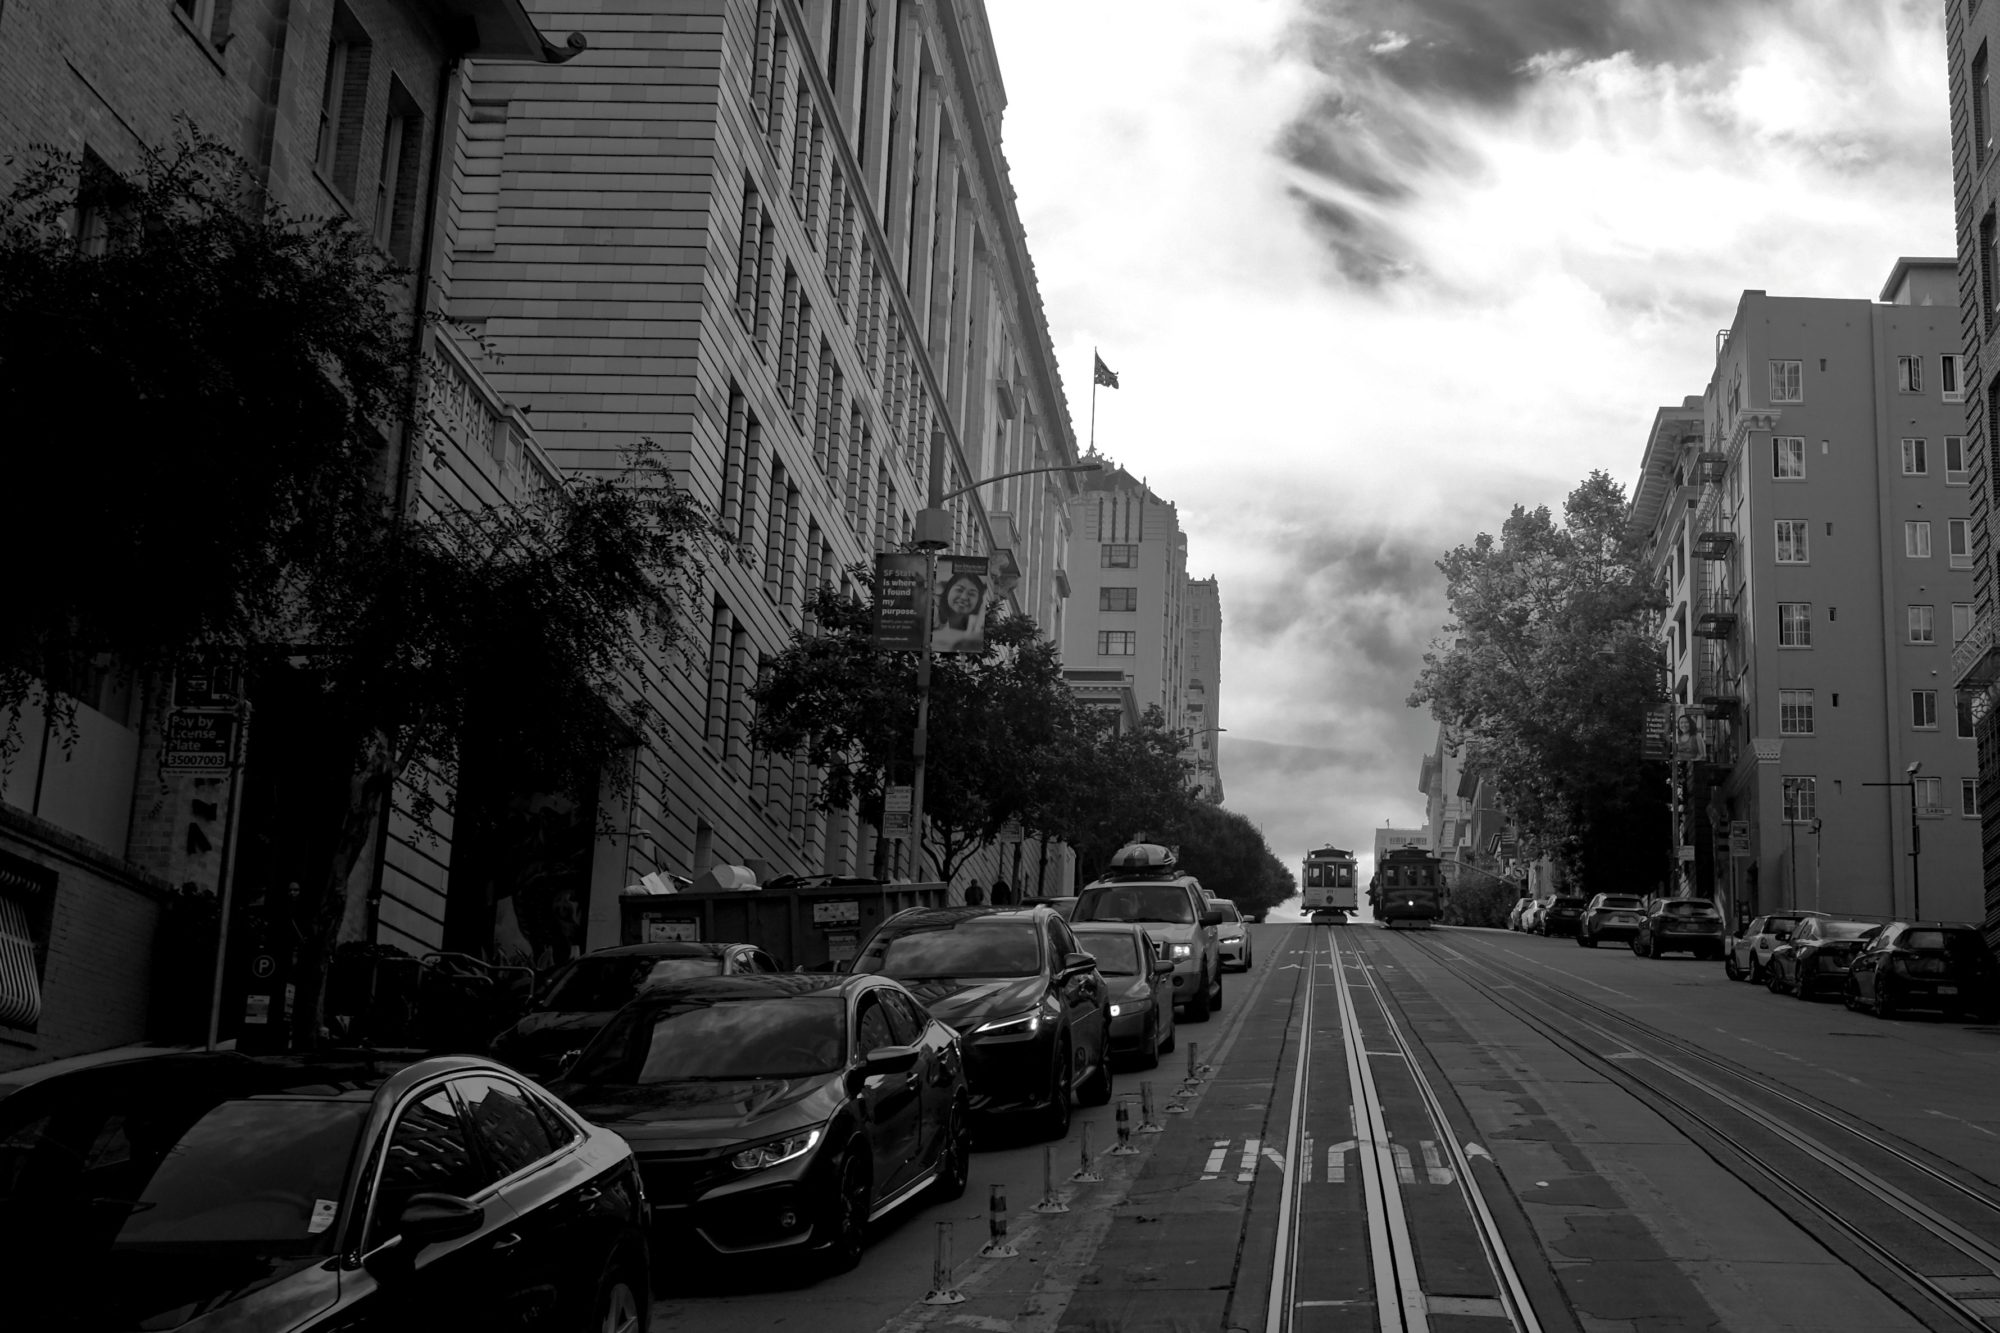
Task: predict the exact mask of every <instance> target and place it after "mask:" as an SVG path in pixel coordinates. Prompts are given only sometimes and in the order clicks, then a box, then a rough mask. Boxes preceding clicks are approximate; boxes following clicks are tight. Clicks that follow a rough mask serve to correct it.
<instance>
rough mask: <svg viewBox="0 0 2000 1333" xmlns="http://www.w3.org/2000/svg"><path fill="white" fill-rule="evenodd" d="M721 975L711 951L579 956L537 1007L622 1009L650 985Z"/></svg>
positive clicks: (574, 1010) (566, 1010)
mask: <svg viewBox="0 0 2000 1333" xmlns="http://www.w3.org/2000/svg"><path fill="white" fill-rule="evenodd" d="M721 975H722V960H721V959H720V958H718V957H716V956H715V955H713V954H696V955H694V956H693V957H684V958H658V957H649V956H647V955H644V954H637V955H635V954H618V955H614V956H609V957H598V958H579V959H577V960H576V961H575V962H574V963H571V964H570V965H569V967H568V968H567V969H565V970H564V971H563V973H562V975H561V976H558V977H557V978H556V980H555V984H554V985H552V986H550V987H549V993H548V994H547V995H544V996H543V997H542V1001H541V1003H540V1005H538V1006H537V1007H538V1008H540V1009H543V1010H553V1011H559V1012H564V1013H586V1012H592V1013H594V1012H600V1011H603V1010H607V1009H623V1008H624V1007H625V1002H626V1001H627V1000H629V999H631V998H632V997H633V996H634V995H637V994H638V993H639V992H640V991H642V990H645V989H646V988H647V987H649V986H658V985H660V984H661V983H663V982H668V981H692V980H695V979H696V978H699V977H719V976H721Z"/></svg>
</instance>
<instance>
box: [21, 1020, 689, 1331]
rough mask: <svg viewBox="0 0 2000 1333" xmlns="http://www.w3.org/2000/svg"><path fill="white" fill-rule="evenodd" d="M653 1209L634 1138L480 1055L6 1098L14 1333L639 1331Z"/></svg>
mask: <svg viewBox="0 0 2000 1333" xmlns="http://www.w3.org/2000/svg"><path fill="white" fill-rule="evenodd" d="M645 1207H646V1205H645V1195H644V1192H643V1190H642V1188H641V1185H640V1180H639V1175H638V1172H637V1170H636V1169H635V1166H634V1163H633V1159H632V1153H631V1150H630V1149H628V1148H627V1147H626V1146H625V1144H624V1141H623V1140H621V1139H620V1138H619V1137H618V1136H617V1135H616V1134H612V1133H609V1132H607V1131H604V1130H601V1129H597V1128H594V1127H593V1126H592V1125H590V1123H589V1122H588V1121H585V1120H583V1119H582V1118H580V1117H579V1116H578V1115H577V1114H576V1113H575V1112H574V1111H572V1110H571V1109H570V1108H568V1107H567V1106H564V1105H563V1104H561V1103H560V1102H558V1101H557V1100H555V1099H554V1098H552V1097H551V1096H549V1094H548V1093H546V1092H544V1091H543V1090H542V1089H540V1088H538V1087H536V1086H534V1085H533V1084H530V1083H527V1082H525V1081H523V1080H522V1079H521V1078H520V1076H519V1075H517V1074H515V1073H514V1072H513V1071H512V1070H510V1069H507V1068H504V1067H503V1066H501V1065H498V1064H495V1063H493V1062H491V1061H488V1060H483V1059H478V1058H474V1057H461V1056H449V1057H443V1058H434V1059H427V1060H418V1061H414V1062H412V1061H410V1060H407V1059H389V1058H386V1057H381V1056H377V1055H373V1054H361V1055H356V1056H353V1057H347V1058H344V1057H336V1056H316V1057H296V1058H294V1057H279V1056H271V1057H252V1056H247V1055H240V1054H237V1053H235V1052H229V1051H224V1052H208V1053H187V1054H175V1055H158V1056H148V1057H144V1058H140V1059H131V1060H110V1061H106V1062H104V1063H101V1064H91V1065H87V1066H85V1067H82V1068H70V1069H64V1070H62V1071H60V1072H53V1073H47V1074H42V1075H39V1076H38V1075H37V1073H36V1071H35V1070H34V1069H32V1068H31V1069H27V1070H22V1071H19V1072H18V1073H16V1074H13V1075H9V1076H7V1077H6V1078H5V1079H0V1271H4V1272H5V1274H6V1278H5V1281H6V1291H7V1297H6V1300H7V1318H8V1321H9V1327H11V1328H18V1329H22V1330H28V1329H49V1330H66V1331H67V1330H75V1331H76V1333H97V1331H98V1330H103V1331H105V1333H109V1331H110V1330H119V1331H120V1333H124V1331H126V1330H131V1329H141V1328H145V1329H173V1328H178V1327H180V1326H182V1325H184V1324H191V1323H198V1324H199V1326H200V1327H202V1328H204V1329H221V1328H227V1329H231V1330H265V1329H270V1330H277V1329H282V1330H286V1333H312V1331H314V1330H333V1329H336V1328H338V1329H341V1330H361V1329H370V1330H376V1329H380V1330H392V1329H408V1328H513V1329H534V1330H549V1331H550V1333H571V1330H575V1329H579V1328H590V1329H593V1330H596V1329H606V1330H619V1331H620V1333H639V1330H642V1329H644V1328H645V1326H646V1324H647V1321H648V1319H649V1315H650V1302H649V1294H648V1283H649V1280H650V1277H649V1274H650V1268H649V1262H650V1257H649V1253H648V1248H647V1246H648V1236H647V1232H646V1227H645Z"/></svg>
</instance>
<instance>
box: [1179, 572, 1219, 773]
mask: <svg viewBox="0 0 2000 1333" xmlns="http://www.w3.org/2000/svg"><path fill="white" fill-rule="evenodd" d="M1187 595H1188V603H1187V618H1186V621H1185V624H1186V631H1185V632H1186V636H1187V644H1186V648H1185V650H1184V655H1185V657H1186V659H1187V663H1188V683H1187V702H1186V703H1185V705H1184V706H1183V712H1182V717H1183V721H1182V723H1181V725H1182V726H1183V727H1184V728H1185V729H1186V731H1187V733H1188V736H1189V737H1190V738H1191V740H1192V741H1193V744H1194V751H1195V760H1194V762H1195V782H1196V785H1197V786H1199V787H1200V789H1201V792H1202V794H1203V795H1204V796H1207V797H1209V798H1210V799H1211V800H1214V801H1217V802H1220V801H1221V800H1222V733H1223V732H1225V731H1227V730H1228V728H1226V727H1224V726H1223V725H1222V587H1221V585H1220V584H1219V583H1217V582H1216V580H1215V578H1214V576H1213V575H1211V576H1210V577H1208V578H1205V579H1189V580H1188V584H1187Z"/></svg>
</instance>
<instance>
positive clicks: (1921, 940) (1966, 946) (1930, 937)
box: [1899, 930, 1979, 955]
mask: <svg viewBox="0 0 2000 1333" xmlns="http://www.w3.org/2000/svg"><path fill="white" fill-rule="evenodd" d="M1899 943H1900V944H1901V945H1902V946H1903V947H1904V948H1905V949H1942V950H1944V951H1946V952H1948V953H1954V954H1960V955H1966V954H1977V953H1978V952H1979V939H1978V937H1977V936H1976V935H1974V934H1973V933H1972V932H1971V931H1969V930H1912V931H1910V932H1908V933H1907V934H1905V935H1904V936H1903V938H1902V939H1901V940H1900V941H1899Z"/></svg>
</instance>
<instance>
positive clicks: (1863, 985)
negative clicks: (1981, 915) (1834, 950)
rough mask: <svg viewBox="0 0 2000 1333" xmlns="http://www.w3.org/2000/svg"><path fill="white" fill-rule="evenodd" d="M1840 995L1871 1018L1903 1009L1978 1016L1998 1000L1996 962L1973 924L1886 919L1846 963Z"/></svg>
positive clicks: (1999, 988)
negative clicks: (1844, 985) (1871, 1012)
mask: <svg viewBox="0 0 2000 1333" xmlns="http://www.w3.org/2000/svg"><path fill="white" fill-rule="evenodd" d="M1843 998H1844V999H1845V1000H1846V1001H1847V1007H1848V1008H1849V1009H1864V1008H1865V1009H1872V1010H1874V1011H1875V1016H1876V1017H1877V1018H1892V1017H1894V1016H1895V1015H1896V1014H1898V1013H1900V1012H1901V1011H1903V1010H1904V1009H1940V1010H1943V1011H1944V1012H1945V1013H1947V1014H1956V1015H1961V1016H1966V1017H1971V1016H1975V1015H1977V1016H1981V1017H1983V1016H1985V1015H1987V1014H1989V1013H1991V1012H1992V1011H1993V1008H1994V1006H1995V1004H1996V1003H2000V968H1996V967H1995V965H1994V961H1993V955H1992V953H1991V952H1990V951H1989V950H1988V949H1987V947H1986V941H1985V940H1983V939H1981V938H1980V935H1979V930H1978V928H1977V927H1974V926H1969V925H1966V924H1964V923H1962V922H1944V921H1891V922H1890V923H1889V924H1888V925H1886V926H1884V927H1882V929H1881V931H1880V932H1879V933H1878V934H1877V935H1876V936H1875V937H1874V938H1873V939H1871V940H1870V941H1869V942H1868V945H1867V947H1866V948H1864V949H1863V950H1862V951H1861V952H1860V953H1858V954H1856V955H1855V956H1854V961H1853V962H1852V963H1851V964H1849V966H1848V969H1847V983H1846V988H1845V990H1844V992H1843Z"/></svg>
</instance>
